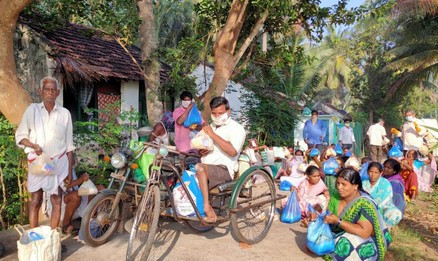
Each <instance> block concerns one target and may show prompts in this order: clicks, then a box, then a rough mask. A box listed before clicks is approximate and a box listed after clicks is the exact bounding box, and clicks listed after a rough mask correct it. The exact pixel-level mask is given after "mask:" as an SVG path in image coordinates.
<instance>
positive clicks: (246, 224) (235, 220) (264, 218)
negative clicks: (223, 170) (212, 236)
mask: <svg viewBox="0 0 438 261" xmlns="http://www.w3.org/2000/svg"><path fill="white" fill-rule="evenodd" d="M235 189H236V193H237V194H236V195H238V197H237V198H236V200H235V201H234V202H233V203H232V204H233V205H232V206H231V208H232V209H244V210H240V211H238V212H234V213H231V227H232V233H233V235H234V236H235V238H237V239H238V240H239V241H240V242H243V243H247V244H256V243H258V242H260V241H261V240H262V239H263V238H265V237H266V235H267V234H268V232H269V229H270V228H271V225H272V222H273V221H274V214H275V201H272V202H270V203H265V204H263V205H260V206H256V207H253V208H251V207H250V206H251V204H256V203H258V202H262V201H265V200H272V199H274V198H275V197H276V193H275V186H274V182H273V180H272V178H271V177H270V176H269V174H267V173H266V172H264V171H262V170H255V171H253V172H251V173H250V174H249V175H247V176H246V177H245V180H244V182H241V183H240V185H239V186H238V187H236V188H235ZM247 192H249V193H247ZM259 192H261V193H260V194H259ZM256 226H257V227H261V229H258V228H256ZM250 236H251V237H250Z"/></svg>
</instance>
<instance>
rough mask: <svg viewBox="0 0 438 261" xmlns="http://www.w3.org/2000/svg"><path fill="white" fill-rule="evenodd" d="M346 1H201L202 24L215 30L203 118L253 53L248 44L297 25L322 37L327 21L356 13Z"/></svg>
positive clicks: (342, 20) (349, 18) (349, 17)
mask: <svg viewBox="0 0 438 261" xmlns="http://www.w3.org/2000/svg"><path fill="white" fill-rule="evenodd" d="M347 2H348V1H347V0H339V1H338V4H337V5H335V6H333V7H332V8H321V7H320V6H319V4H320V1H319V0H306V1H283V0H274V1H272V0H262V1H250V0H233V1H211V0H203V1H199V3H198V5H197V8H198V15H199V16H200V20H201V24H202V25H207V26H209V27H210V30H211V31H214V32H215V35H214V39H215V42H214V46H213V53H214V67H215V74H214V76H213V80H212V83H211V85H210V86H209V88H208V90H207V91H206V93H204V94H203V98H204V106H203V107H204V111H203V117H204V118H206V119H207V118H209V117H210V109H209V106H208V103H209V101H210V100H211V98H212V97H214V96H217V95H221V94H222V93H223V92H224V90H225V88H226V85H227V82H228V80H229V79H230V78H231V77H232V76H233V74H234V73H235V70H236V67H237V66H238V64H239V63H242V62H241V59H242V57H244V55H245V54H246V57H248V56H251V48H249V47H250V46H251V45H252V44H253V43H254V42H255V40H256V39H257V37H258V36H259V35H261V34H262V33H265V32H267V33H269V34H270V35H271V36H276V35H279V34H289V33H290V32H291V31H293V30H294V26H295V25H296V24H300V25H302V26H303V28H305V29H306V31H307V32H308V33H309V35H310V36H314V35H317V36H320V35H321V34H322V28H323V26H324V25H325V24H326V23H345V22H352V21H353V20H354V15H355V12H347V11H346V8H345V7H346V3H347ZM225 10H228V11H225ZM273 43H275V42H274V41H270V44H273ZM277 44H283V43H277ZM247 60H248V59H245V61H244V62H243V63H245V62H246V61H247ZM243 65H244V64H243Z"/></svg>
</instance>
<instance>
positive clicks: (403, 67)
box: [385, 0, 438, 100]
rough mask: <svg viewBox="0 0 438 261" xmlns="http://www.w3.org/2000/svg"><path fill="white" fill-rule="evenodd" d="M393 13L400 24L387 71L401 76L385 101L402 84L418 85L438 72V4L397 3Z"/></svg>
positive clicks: (424, 1) (430, 0)
mask: <svg viewBox="0 0 438 261" xmlns="http://www.w3.org/2000/svg"><path fill="white" fill-rule="evenodd" d="M393 14H394V16H395V17H396V18H397V22H398V23H397V28H396V30H395V32H394V34H393V37H394V44H395V48H393V49H392V50H391V51H390V52H389V54H390V63H389V64H388V65H387V66H386V67H385V69H386V70H394V71H396V72H397V73H399V74H400V77H399V78H398V79H397V81H395V82H393V83H392V84H391V85H390V86H389V89H388V93H387V95H386V98H385V100H388V99H389V98H390V97H391V96H392V95H393V94H394V93H395V92H396V91H397V90H398V89H399V88H400V87H402V86H403V85H412V84H419V83H420V82H421V81H422V80H424V79H426V77H427V76H428V75H429V73H435V74H436V73H438V44H437V43H438V1H436V0H421V1H419V0H415V1H414V0H403V1H398V2H397V4H396V6H395V7H394V9H393Z"/></svg>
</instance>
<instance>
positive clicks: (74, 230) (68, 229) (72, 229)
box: [62, 224, 79, 235]
mask: <svg viewBox="0 0 438 261" xmlns="http://www.w3.org/2000/svg"><path fill="white" fill-rule="evenodd" d="M78 232H79V229H77V228H75V227H74V226H73V225H72V224H68V225H64V226H62V233H63V234H65V235H69V234H70V235H75V234H77V233H78Z"/></svg>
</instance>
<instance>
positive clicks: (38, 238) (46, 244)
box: [15, 226, 61, 261]
mask: <svg viewBox="0 0 438 261" xmlns="http://www.w3.org/2000/svg"><path fill="white" fill-rule="evenodd" d="M15 229H16V230H17V231H18V233H19V234H20V240H18V241H17V249H18V260H20V261H58V260H61V239H60V236H59V232H58V230H56V229H52V228H51V227H50V226H39V227H36V228H33V229H31V230H28V231H24V229H23V228H22V227H21V226H18V227H17V226H16V227H15ZM20 230H21V231H20Z"/></svg>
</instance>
